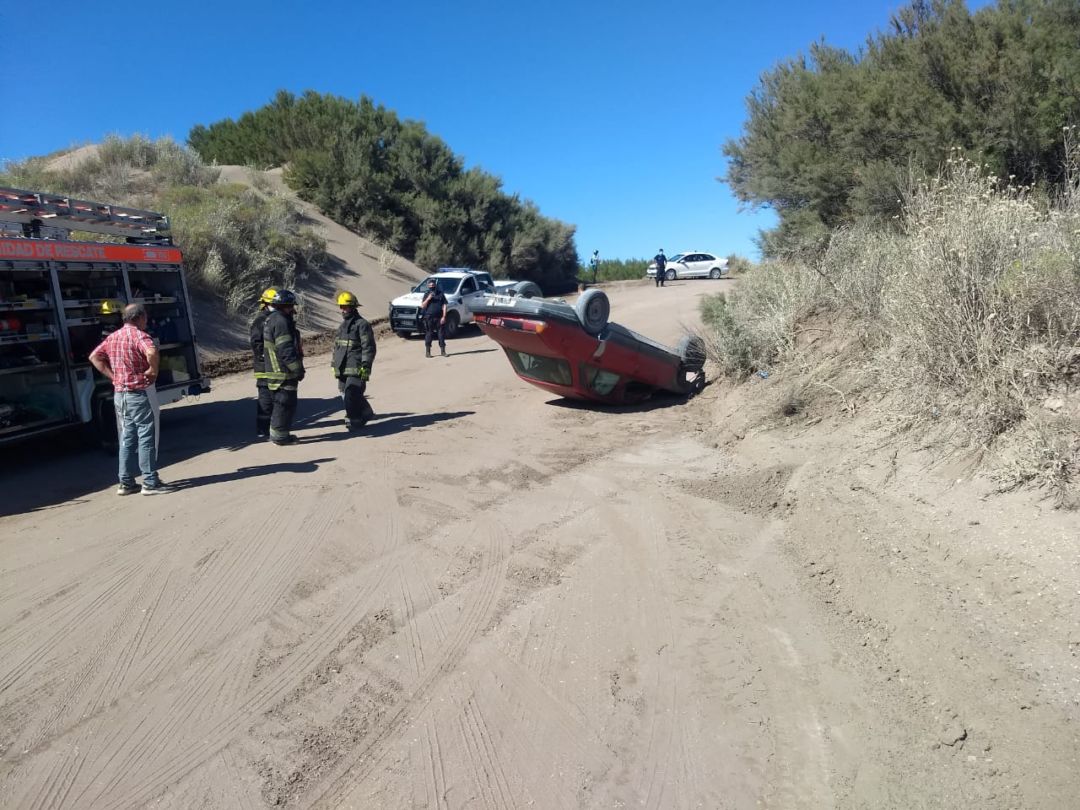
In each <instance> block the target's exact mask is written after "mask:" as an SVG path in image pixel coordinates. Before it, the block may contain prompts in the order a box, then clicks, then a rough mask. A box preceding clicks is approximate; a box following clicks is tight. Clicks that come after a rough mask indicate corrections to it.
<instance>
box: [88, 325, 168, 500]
mask: <svg viewBox="0 0 1080 810" xmlns="http://www.w3.org/2000/svg"><path fill="white" fill-rule="evenodd" d="M146 320H147V319H146V308H145V307H144V306H143V305H142V304H128V305H127V306H126V307H124V325H123V326H122V327H121V328H120V329H117V330H116V331H115V332H113V333H112V334H111V335H109V336H108V337H107V338H105V340H103V341H102V342H101V345H99V346H98V347H97V348H96V349H94V351H92V352H91V353H90V362H91V363H92V364H93V366H94V368H96V369H97V370H98V371H100V372H101V373H102V374H104V375H105V376H106V377H108V378H109V379H110V380H112V384H113V391H114V394H113V404H114V406H115V408H116V427H117V432H118V433H119V435H120V485H119V486H118V487H117V488H116V494H117V495H131V494H133V493H135V492H139V491H140V487H139V486H138V485H137V484H136V483H135V461H136V458H138V468H139V470H140V471H141V472H142V478H143V483H142V488H141V491H142V494H143V495H159V494H161V493H166V492H172V491H173V490H174V489H175V488H174V487H171V486H169V485H168V484H166V483H164V482H163V481H162V480H161V478H159V477H158V474H157V470H156V469H155V462H156V460H157V439H156V435H155V433H156V427H155V422H156V418H155V417H156V411H157V397H156V391H155V390H154V382H155V380H157V375H158V350H157V347H156V346H155V345H154V340H153V338H151V337H150V335H148V334H147V333H146Z"/></svg>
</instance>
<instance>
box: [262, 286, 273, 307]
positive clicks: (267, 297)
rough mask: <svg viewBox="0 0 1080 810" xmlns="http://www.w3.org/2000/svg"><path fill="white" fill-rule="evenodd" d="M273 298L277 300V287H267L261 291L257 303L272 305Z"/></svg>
mask: <svg viewBox="0 0 1080 810" xmlns="http://www.w3.org/2000/svg"><path fill="white" fill-rule="evenodd" d="M275 298H277V287H267V288H266V289H265V290H263V294H262V295H261V296H259V303H260V304H272V303H274V299H275Z"/></svg>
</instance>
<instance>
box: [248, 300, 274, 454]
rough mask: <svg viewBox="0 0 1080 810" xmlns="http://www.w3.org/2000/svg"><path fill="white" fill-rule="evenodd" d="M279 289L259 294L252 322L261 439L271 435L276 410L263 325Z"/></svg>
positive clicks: (257, 425) (252, 350) (258, 430)
mask: <svg viewBox="0 0 1080 810" xmlns="http://www.w3.org/2000/svg"><path fill="white" fill-rule="evenodd" d="M275 295H277V290H276V289H275V288H273V287H268V288H267V289H265V290H263V294H262V295H261V296H259V311H258V312H257V313H255V318H254V320H252V322H251V355H252V360H251V367H252V369H253V370H254V372H255V393H256V398H255V435H256V436H257V437H258V438H260V439H266V438H268V437H269V436H270V414H271V413H273V410H274V397H273V394H272V393H271V392H270V387H269V385H268V384H267V379H266V355H265V353H264V351H263V327H265V326H266V318H267V316H268V315H269V314H270V308H269V304H270V302H271V301H272V300H273V298H274V296H275Z"/></svg>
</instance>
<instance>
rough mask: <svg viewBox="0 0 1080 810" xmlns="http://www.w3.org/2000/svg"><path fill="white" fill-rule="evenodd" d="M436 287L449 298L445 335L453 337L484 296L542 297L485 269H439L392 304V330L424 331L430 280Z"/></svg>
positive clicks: (527, 283)
mask: <svg viewBox="0 0 1080 810" xmlns="http://www.w3.org/2000/svg"><path fill="white" fill-rule="evenodd" d="M431 279H435V283H436V285H438V288H439V289H440V290H441V291H442V293H443V295H445V296H446V336H447V337H448V338H452V337H454V336H455V335H456V334H457V333H458V330H459V329H461V327H462V326H464V325H466V324H470V323H472V322H473V314H472V309H471V308H470V305H471V304H479V303H481V302H482V301H483V300H484V296H486V295H491V294H493V293H496V292H498V293H501V294H504V295H521V296H524V297H529V298H531V297H533V296H537V297H539V295H540V288H539V287H538V286H537V285H536V284H534V283H533V282H531V281H495V279H493V278H492V277H491V273H488V272H487V271H485V270H472V269H470V268H467V267H440V268H439V269H438V270H437V271H436V272H435V273H434V274H432V275H430V276H428V277H427V278H425V279H424V280H423V281H421V282H420V283H419V284H417V285H416V286H415V287H413V289H412V291H411V292H409V293H406V294H405V295H402V296H398V297H397V298H395V299H394V300H393V301H391V302H390V328H391V329H393V330H394V331H395V332H396V333H397V334H398V335H400V336H401V337H409V336H410V335H411V334H413V332H423V331H424V324H423V319H422V317H421V315H420V304H421V302H422V301H423V300H424V296H425V295H426V294H427V285H428V281H430V280H431Z"/></svg>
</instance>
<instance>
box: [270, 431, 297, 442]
mask: <svg viewBox="0 0 1080 810" xmlns="http://www.w3.org/2000/svg"><path fill="white" fill-rule="evenodd" d="M270 441H272V442H273V443H274V444H278V445H286V444H296V443H297V442H298V441H300V437H299V436H297V435H296V434H294V433H290V434H289V435H288V436H282V437H281V438H280V439H271V440H270Z"/></svg>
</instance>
